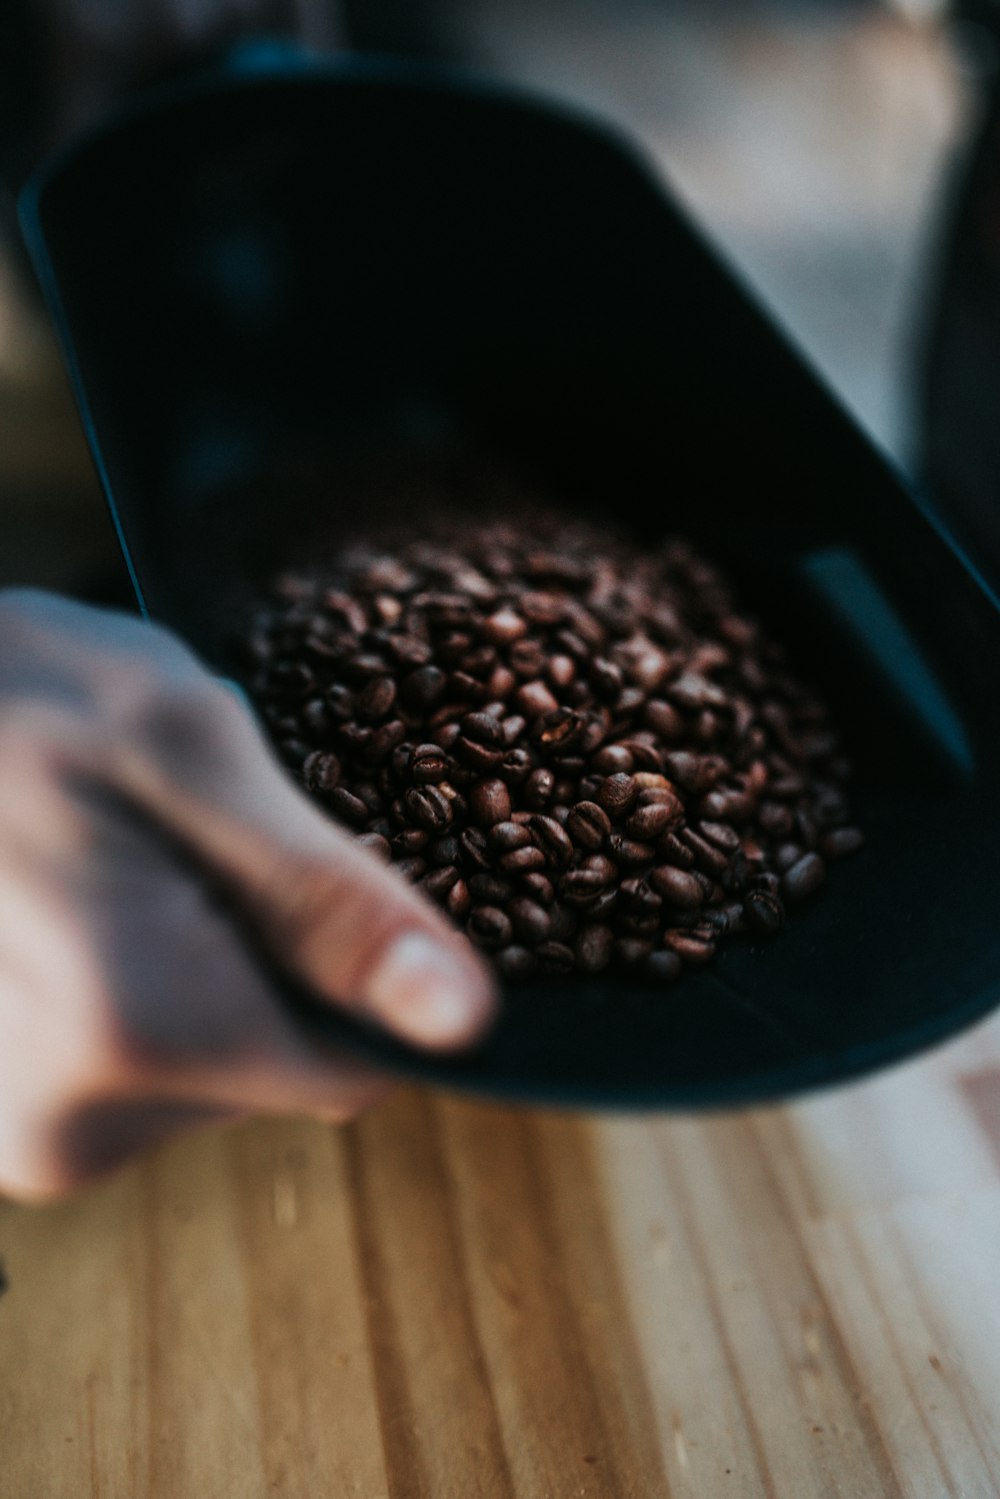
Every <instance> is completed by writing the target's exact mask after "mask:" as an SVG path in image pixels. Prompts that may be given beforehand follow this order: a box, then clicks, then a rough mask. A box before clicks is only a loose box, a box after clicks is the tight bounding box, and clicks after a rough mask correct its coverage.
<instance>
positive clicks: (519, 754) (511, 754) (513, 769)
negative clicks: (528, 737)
mask: <svg viewBox="0 0 1000 1499" xmlns="http://www.w3.org/2000/svg"><path fill="white" fill-rule="evenodd" d="M532 766H534V760H532V757H531V755H529V752H528V751H526V749H523V748H520V747H519V745H514V748H511V749H505V751H504V757H502V760H501V763H499V764H498V766H496V773H498V776H499V778H501V781H504V782H505V784H507V785H520V784H522V782H523V781H526V779H528V776H529V775H531V770H532ZM546 773H552V772H546Z"/></svg>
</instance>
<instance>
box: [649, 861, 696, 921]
mask: <svg viewBox="0 0 1000 1499" xmlns="http://www.w3.org/2000/svg"><path fill="white" fill-rule="evenodd" d="M649 883H650V884H651V885H652V887H653V889H654V890H655V891H656V893H657V894H658V895H662V896H663V899H664V900H665V901H669V902H670V904H671V905H673V906H680V907H681V909H682V910H686V911H690V910H694V909H695V908H696V907H697V906H700V905H702V904H703V903H704V900H705V892H704V890H703V889H702V886H701V883H700V881H699V880H698V878H697V876H696V875H695V874H692V873H689V872H688V871H687V870H686V869H677V868H676V867H675V866H674V865H673V864H658V865H657V866H656V868H655V869H651V870H650V872H649Z"/></svg>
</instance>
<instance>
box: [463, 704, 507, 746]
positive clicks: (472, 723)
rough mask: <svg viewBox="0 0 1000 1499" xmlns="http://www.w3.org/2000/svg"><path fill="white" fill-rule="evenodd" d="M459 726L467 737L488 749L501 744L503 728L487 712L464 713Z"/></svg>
mask: <svg viewBox="0 0 1000 1499" xmlns="http://www.w3.org/2000/svg"><path fill="white" fill-rule="evenodd" d="M461 728H462V733H463V734H464V735H465V737H466V738H467V739H471V740H473V741H474V742H475V743H476V744H483V745H486V746H487V748H489V749H497V748H499V747H500V746H501V745H502V744H503V729H502V728H501V726H500V724H499V723H498V722H497V720H496V719H495V718H491V717H490V716H489V714H488V713H466V715H465V717H464V718H463V719H462V723H461Z"/></svg>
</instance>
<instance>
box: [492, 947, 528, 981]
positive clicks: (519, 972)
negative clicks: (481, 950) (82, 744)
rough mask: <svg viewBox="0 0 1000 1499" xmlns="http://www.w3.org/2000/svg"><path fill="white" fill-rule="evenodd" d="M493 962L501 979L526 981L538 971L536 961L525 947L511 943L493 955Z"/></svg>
mask: <svg viewBox="0 0 1000 1499" xmlns="http://www.w3.org/2000/svg"><path fill="white" fill-rule="evenodd" d="M493 962H494V964H495V965H496V968H497V970H498V972H499V973H500V976H501V978H505V979H526V978H530V977H531V975H532V974H533V973H535V972H537V970H538V959H537V958H536V957H535V955H534V953H532V952H529V950H528V949H527V948H526V947H519V946H518V945H516V944H514V943H512V944H511V945H510V946H509V947H502V948H501V949H500V951H499V952H497V953H494V955H493Z"/></svg>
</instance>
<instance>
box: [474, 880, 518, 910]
mask: <svg viewBox="0 0 1000 1499" xmlns="http://www.w3.org/2000/svg"><path fill="white" fill-rule="evenodd" d="M468 885H469V891H470V893H471V895H472V897H473V899H474V900H475V901H477V902H478V903H479V904H480V905H502V904H503V903H504V901H508V900H510V898H511V896H512V895H513V894H514V882H513V880H510V879H507V878H506V876H504V875H502V874H499V873H498V874H473V875H470V876H469V879H468Z"/></svg>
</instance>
